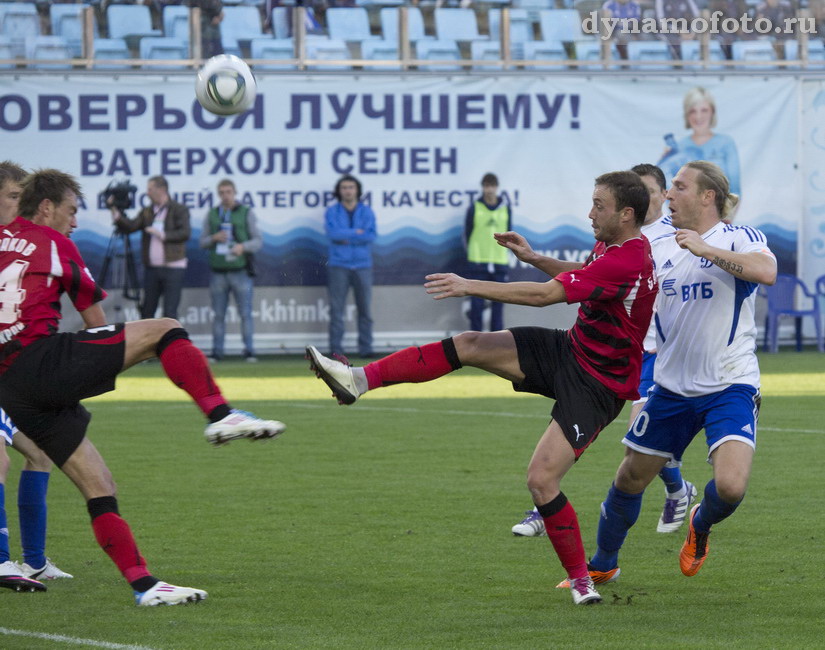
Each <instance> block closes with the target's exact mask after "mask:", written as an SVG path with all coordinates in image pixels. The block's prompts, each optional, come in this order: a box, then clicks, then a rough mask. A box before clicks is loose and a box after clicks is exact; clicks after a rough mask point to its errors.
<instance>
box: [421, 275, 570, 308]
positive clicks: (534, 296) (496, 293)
mask: <svg viewBox="0 0 825 650" xmlns="http://www.w3.org/2000/svg"><path fill="white" fill-rule="evenodd" d="M425 279H426V280H427V282H426V283H425V284H424V288H425V289H426V290H427V293H429V294H432V296H433V298H435V299H436V300H442V299H443V298H461V297H463V296H477V297H478V298H484V299H485V300H495V301H496V302H506V303H509V304H511V305H529V306H531V307H544V306H545V305H553V304H555V303H559V302H567V295H566V294H565V291H564V287H563V286H562V284H561V282H558V281H557V280H549V281H548V282H487V281H484V280H468V279H466V278H462V277H461V276H459V275H456V274H455V273H432V274H430V275H428V276H427V277H426V278H425Z"/></svg>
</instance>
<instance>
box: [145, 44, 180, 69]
mask: <svg viewBox="0 0 825 650" xmlns="http://www.w3.org/2000/svg"><path fill="white" fill-rule="evenodd" d="M140 58H141V59H155V60H175V59H188V58H189V45H188V43H187V42H186V41H185V40H183V39H182V38H175V37H172V36H147V37H145V38H142V39H140ZM143 67H144V68H158V69H164V70H173V69H174V67H175V66H168V65H154V64H151V63H144V64H143ZM178 67H180V65H179V66H178Z"/></svg>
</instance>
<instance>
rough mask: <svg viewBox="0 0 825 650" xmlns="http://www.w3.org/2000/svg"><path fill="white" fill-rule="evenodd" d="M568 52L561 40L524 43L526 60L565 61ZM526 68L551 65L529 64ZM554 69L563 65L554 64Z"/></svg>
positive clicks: (544, 67) (539, 68) (546, 67)
mask: <svg viewBox="0 0 825 650" xmlns="http://www.w3.org/2000/svg"><path fill="white" fill-rule="evenodd" d="M566 59H567V52H565V50H564V45H563V44H562V42H561V41H531V42H529V43H525V44H524V60H525V61H565V60H566ZM524 67H525V68H526V69H538V70H541V69H548V68H549V66H538V65H528V66H524ZM550 69H552V70H560V69H561V67H557V66H554V67H552V68H550Z"/></svg>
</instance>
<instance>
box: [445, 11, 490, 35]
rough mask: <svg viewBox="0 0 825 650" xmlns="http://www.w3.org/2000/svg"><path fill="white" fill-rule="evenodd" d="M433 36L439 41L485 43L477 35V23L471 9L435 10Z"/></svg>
mask: <svg viewBox="0 0 825 650" xmlns="http://www.w3.org/2000/svg"><path fill="white" fill-rule="evenodd" d="M435 34H436V38H437V39H438V40H440V41H445V40H450V41H486V40H488V39H487V37H486V36H482V35H481V34H479V33H478V22H477V21H476V14H475V11H473V10H472V9H436V10H435Z"/></svg>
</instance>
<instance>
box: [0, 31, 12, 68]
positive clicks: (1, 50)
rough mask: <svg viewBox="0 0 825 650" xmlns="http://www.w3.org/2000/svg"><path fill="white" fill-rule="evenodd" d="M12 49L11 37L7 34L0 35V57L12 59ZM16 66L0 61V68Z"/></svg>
mask: <svg viewBox="0 0 825 650" xmlns="http://www.w3.org/2000/svg"><path fill="white" fill-rule="evenodd" d="M13 58H15V57H14V51H13V50H12V46H11V38H10V37H8V36H0V59H13ZM14 67H16V66H15V64H14V63H0V69H2V70H8V69H9V68H14Z"/></svg>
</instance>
